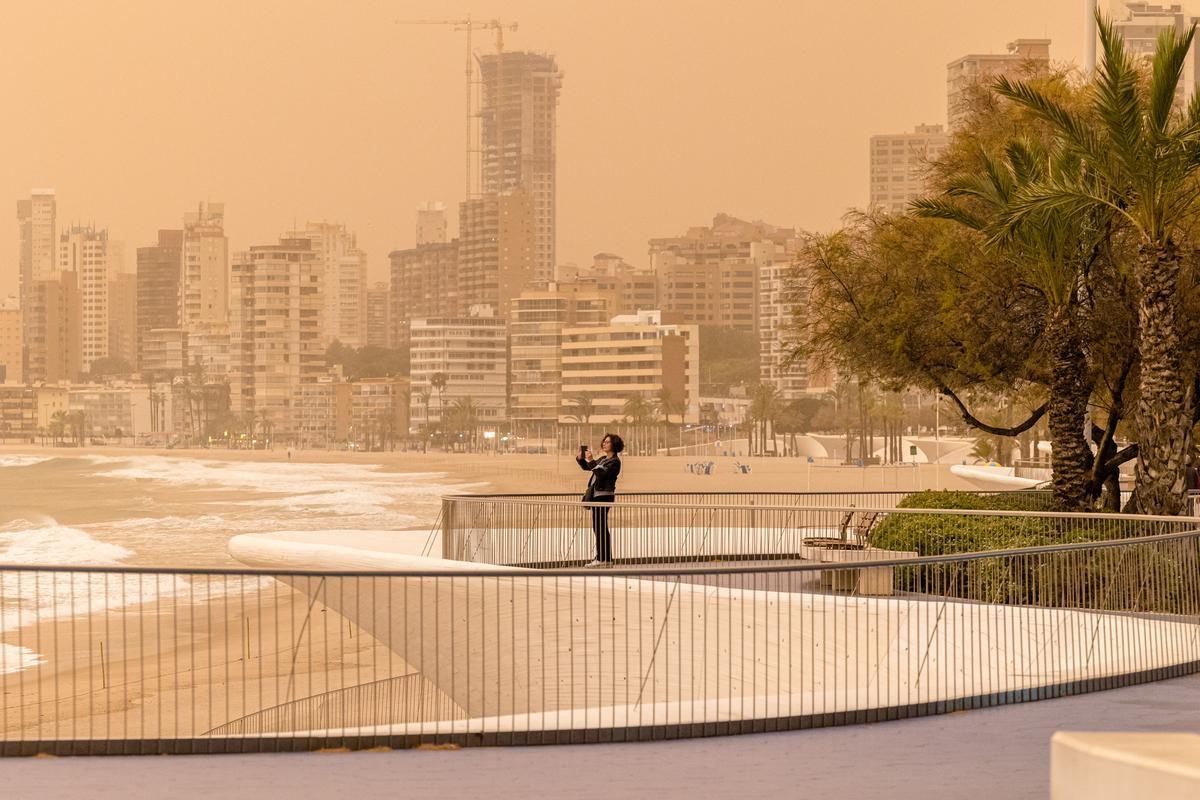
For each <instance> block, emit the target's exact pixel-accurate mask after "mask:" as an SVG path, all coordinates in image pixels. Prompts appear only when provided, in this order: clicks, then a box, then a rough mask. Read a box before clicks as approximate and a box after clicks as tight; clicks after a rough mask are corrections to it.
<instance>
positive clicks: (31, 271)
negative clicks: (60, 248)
mask: <svg viewBox="0 0 1200 800" xmlns="http://www.w3.org/2000/svg"><path fill="white" fill-rule="evenodd" d="M56 214H57V203H56V198H55V196H54V190H53V189H34V190H33V191H32V192H30V193H29V198H28V199H25V200H18V201H17V226H18V230H19V236H20V257H19V262H18V263H19V268H20V274H19V279H20V287H21V288H20V293H19V295H18V296H19V297H20V298H21V299H22V302H23V301H24V298H25V295H26V293H27V292H28V291H30V290H31V288H32V286H33V283H34V281H45V280H51V279H53V278H54V272H55V271H56V270H57V269H58V252H57V242H56V239H55V230H56V229H55V217H56Z"/></svg>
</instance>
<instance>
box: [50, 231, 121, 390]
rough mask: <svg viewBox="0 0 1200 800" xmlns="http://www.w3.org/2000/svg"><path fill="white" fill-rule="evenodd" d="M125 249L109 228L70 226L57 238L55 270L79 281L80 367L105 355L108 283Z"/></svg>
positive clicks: (118, 265)
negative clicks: (111, 234)
mask: <svg viewBox="0 0 1200 800" xmlns="http://www.w3.org/2000/svg"><path fill="white" fill-rule="evenodd" d="M123 256H124V248H123V247H122V246H121V244H120V243H119V242H115V241H110V240H109V237H108V231H107V230H104V229H100V230H97V229H96V228H95V227H93V226H91V225H72V226H71V227H69V228H67V229H66V230H65V231H63V232H62V233H61V234H59V237H58V271H59V272H73V273H75V274H76V275H77V276H78V280H79V299H80V313H81V316H80V325H79V330H80V370H81V371H83V372H87V371H88V370H90V369H91V367H92V362H93V361H96V360H97V359H101V358H106V357H107V356H108V284H109V279H110V276H111V275H115V274H117V273H118V272H121V271H122V269H121V266H122V265H121V260H122V257H123Z"/></svg>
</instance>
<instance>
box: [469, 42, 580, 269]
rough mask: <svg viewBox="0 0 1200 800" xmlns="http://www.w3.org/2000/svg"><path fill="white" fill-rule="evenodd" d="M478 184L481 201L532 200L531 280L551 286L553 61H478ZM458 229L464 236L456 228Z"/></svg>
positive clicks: (532, 56) (511, 56)
mask: <svg viewBox="0 0 1200 800" xmlns="http://www.w3.org/2000/svg"><path fill="white" fill-rule="evenodd" d="M479 71H480V76H481V80H482V90H481V92H482V98H481V108H480V178H481V187H482V190H483V194H484V196H487V195H489V194H497V195H503V194H508V193H511V192H517V191H524V192H527V193H529V195H530V196H531V198H532V212H533V231H532V233H533V252H532V256H533V280H536V281H538V282H540V283H548V282H549V281H552V280H554V265H555V191H556V190H555V149H556V138H557V134H556V125H557V112H558V94H559V90H560V89H561V87H562V74H561V73H560V72H559V70H558V65H557V64H556V63H555V61H554V56H551V55H546V54H542V53H529V52H508V53H500V54H492V55H485V56H482V57H480V59H479ZM459 229H460V230H463V226H462V224H461V223H460V225H459Z"/></svg>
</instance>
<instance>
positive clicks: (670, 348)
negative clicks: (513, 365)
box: [559, 310, 700, 424]
mask: <svg viewBox="0 0 1200 800" xmlns="http://www.w3.org/2000/svg"><path fill="white" fill-rule="evenodd" d="M674 319H675V320H677V319H678V317H677V316H676V317H674ZM664 392H665V393H667V394H668V395H669V396H670V398H671V400H672V402H674V403H676V404H678V405H679V407H680V408H682V409H683V414H682V417H683V421H684V422H692V423H696V422H699V419H700V334H699V328H698V327H697V326H695V325H683V324H679V323H678V322H676V321H673V319H672V315H670V314H663V313H662V312H661V311H657V310H654V311H642V312H639V313H637V314H629V315H622V316H618V317H614V318H613V319H612V320H610V321H609V322H608V323H607V324H605V325H585V326H575V327H568V328H565V329H564V330H563V350H562V406H561V409H560V414H559V420H560V421H561V422H579V421H580V420H579V419H578V414H579V410H578V404H577V403H575V402H574V398H576V397H581V396H583V397H587V398H589V400H590V401H591V407H592V414H591V417H590V420H589V421H590V422H592V423H599V424H604V423H609V422H619V421H621V420H623V419H624V417H625V403H626V401H628V400H629V399H631V398H633V397H640V398H642V399H644V400H646V401H647V402H650V403H654V402H657V401H658V400H659V399H660V398H661V397H662V396H663V393H664ZM676 419H678V417H676Z"/></svg>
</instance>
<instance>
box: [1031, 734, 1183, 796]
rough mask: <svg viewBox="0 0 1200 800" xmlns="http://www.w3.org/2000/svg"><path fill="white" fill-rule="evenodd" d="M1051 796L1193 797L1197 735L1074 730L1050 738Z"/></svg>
mask: <svg viewBox="0 0 1200 800" xmlns="http://www.w3.org/2000/svg"><path fill="white" fill-rule="evenodd" d="M1050 797H1051V800H1128V798H1133V797H1146V798H1154V800H1195V798H1198V797H1200V735H1197V734H1194V733H1074V732H1068V731H1060V732H1059V733H1056V734H1054V738H1053V739H1051V741H1050Z"/></svg>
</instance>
